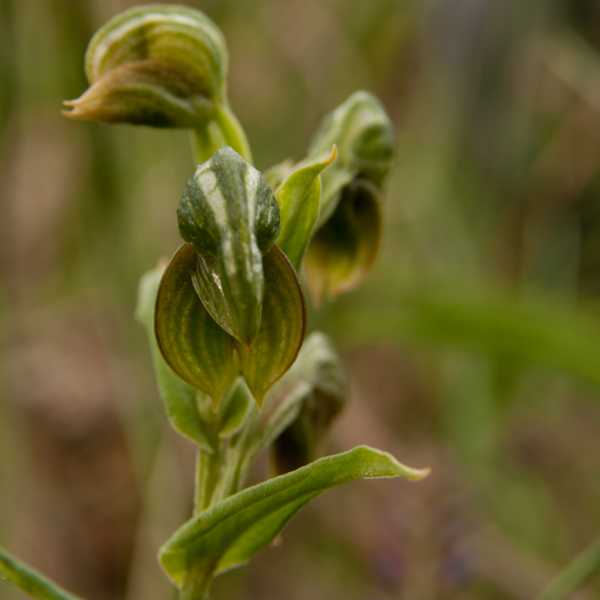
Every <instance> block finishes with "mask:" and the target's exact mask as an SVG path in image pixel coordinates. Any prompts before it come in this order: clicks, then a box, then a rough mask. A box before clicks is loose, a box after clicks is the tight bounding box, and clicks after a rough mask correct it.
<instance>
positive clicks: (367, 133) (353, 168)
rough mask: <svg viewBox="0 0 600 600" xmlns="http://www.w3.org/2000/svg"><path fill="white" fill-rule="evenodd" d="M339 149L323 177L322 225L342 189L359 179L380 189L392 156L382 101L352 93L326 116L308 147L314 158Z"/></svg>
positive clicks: (391, 130)
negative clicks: (334, 160) (333, 149)
mask: <svg viewBox="0 0 600 600" xmlns="http://www.w3.org/2000/svg"><path fill="white" fill-rule="evenodd" d="M334 144H336V145H337V147H338V160H337V161H336V163H335V165H334V166H333V167H332V168H331V169H329V170H328V172H327V173H326V174H324V176H323V187H324V190H323V200H322V202H321V216H320V220H319V223H321V224H322V223H324V222H325V221H326V220H327V219H328V218H329V216H330V215H331V213H332V212H333V210H334V209H335V206H336V204H337V201H338V200H339V194H340V193H341V189H342V188H343V187H344V186H345V185H346V184H347V183H348V182H349V181H350V180H352V179H354V178H356V177H360V178H361V179H367V180H368V181H370V182H371V183H373V184H375V185H376V186H377V187H380V186H381V184H382V183H383V180H384V179H385V177H386V176H387V174H388V173H389V170H390V167H391V164H392V159H393V156H394V127H393V125H392V122H391V121H390V119H389V117H388V116H387V114H386V112H385V109H384V108H383V106H382V104H381V102H380V101H379V100H378V99H377V98H376V97H375V96H373V95H372V94H369V93H368V92H364V91H361V92H355V93H354V94H352V95H351V96H350V97H349V98H348V99H347V100H346V101H345V102H343V103H342V104H340V106H338V107H337V108H336V109H335V110H334V111H333V112H331V113H330V114H329V115H327V116H326V117H325V118H324V119H323V122H322V124H321V126H320V127H319V129H318V130H317V133H316V134H315V136H314V138H313V141H312V143H311V145H310V148H309V155H310V156H315V155H318V154H321V153H323V152H325V151H327V150H328V149H329V148H331V146H332V145H334Z"/></svg>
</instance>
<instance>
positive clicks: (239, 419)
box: [219, 377, 254, 439]
mask: <svg viewBox="0 0 600 600" xmlns="http://www.w3.org/2000/svg"><path fill="white" fill-rule="evenodd" d="M253 408H254V398H253V397H252V394H251V392H250V390H249V389H248V386H247V384H246V382H245V381H244V378H243V377H238V379H237V380H236V382H235V383H234V384H233V386H232V387H231V389H230V390H229V393H228V394H227V396H226V397H225V399H224V400H223V403H222V406H221V415H220V417H221V418H220V425H219V437H220V438H222V439H227V438H230V437H233V436H234V435H236V434H237V433H238V432H239V431H240V430H241V429H242V427H243V426H244V424H245V423H246V421H247V420H248V417H249V416H250V414H251V413H252V409H253Z"/></svg>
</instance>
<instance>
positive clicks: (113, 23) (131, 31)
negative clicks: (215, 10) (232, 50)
mask: <svg viewBox="0 0 600 600" xmlns="http://www.w3.org/2000/svg"><path fill="white" fill-rule="evenodd" d="M85 67H86V74H87V78H88V81H89V83H90V86H91V87H90V88H89V89H88V90H87V92H85V93H84V94H83V95H82V96H81V97H80V98H79V99H77V100H73V101H70V102H66V103H65V105H66V106H67V108H68V109H69V110H68V111H67V112H66V113H65V114H66V115H67V116H69V117H71V118H75V119H84V120H93V121H106V122H124V123H133V124H142V125H151V126H155V127H186V128H189V127H194V126H199V125H200V124H203V123H205V122H206V121H207V120H209V119H210V117H211V116H212V114H213V112H214V110H215V107H217V106H220V105H223V104H226V98H225V79H226V76H227V49H226V46H225V41H224V39H223V36H222V34H221V32H220V31H219V29H218V28H217V27H216V26H215V24H214V23H212V21H210V20H209V19H208V18H207V17H206V16H205V15H203V14H202V13H201V12H199V11H197V10H194V9H191V8H188V7H184V6H169V5H160V4H159V5H151V6H143V7H137V8H132V9H130V10H126V11H124V12H123V13H121V14H119V15H117V16H116V17H114V18H113V19H111V20H110V21H109V22H108V23H106V25H104V26H103V27H102V28H101V29H100V30H99V31H98V32H97V33H96V35H94V37H93V38H92V41H91V42H90V44H89V46H88V50H87V52H86V59H85Z"/></svg>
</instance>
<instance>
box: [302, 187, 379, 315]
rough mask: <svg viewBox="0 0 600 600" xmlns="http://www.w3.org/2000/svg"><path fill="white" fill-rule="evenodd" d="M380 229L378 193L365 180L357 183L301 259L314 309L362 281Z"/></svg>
mask: <svg viewBox="0 0 600 600" xmlns="http://www.w3.org/2000/svg"><path fill="white" fill-rule="evenodd" d="M381 229H382V218H381V200H380V198H379V193H378V191H377V189H376V188H375V187H374V186H373V185H372V184H370V183H368V182H367V181H366V180H362V179H356V180H355V181H354V182H353V183H352V184H350V185H348V186H346V188H345V189H344V192H343V194H342V198H341V200H340V202H339V204H338V207H337V208H336V210H335V212H334V213H333V215H332V216H331V218H330V219H329V220H328V221H327V222H326V223H325V225H323V226H322V227H321V228H320V229H318V230H317V233H316V234H315V235H314V237H313V239H312V242H311V244H310V246H309V248H308V252H307V253H306V257H305V259H304V272H305V275H306V281H307V284H308V288H309V290H310V293H311V296H312V298H313V301H314V302H315V303H316V304H317V305H318V304H319V303H320V302H322V300H323V299H325V298H329V297H332V296H335V295H337V294H340V293H342V292H345V291H348V290H350V289H352V288H354V287H356V286H357V285H358V284H359V283H360V282H361V281H362V280H363V278H364V277H365V276H366V275H367V273H368V272H369V270H370V268H371V265H372V264H373V262H374V260H375V258H376V257H377V253H378V251H379V244H380V241H381Z"/></svg>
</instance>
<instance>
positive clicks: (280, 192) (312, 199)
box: [275, 146, 337, 270]
mask: <svg viewBox="0 0 600 600" xmlns="http://www.w3.org/2000/svg"><path fill="white" fill-rule="evenodd" d="M336 156H337V150H336V147H335V146H333V147H332V149H331V151H330V152H329V153H328V154H326V155H322V156H320V157H318V158H315V159H314V160H308V161H305V162H303V163H300V165H298V166H297V167H296V168H295V169H294V171H293V172H292V173H291V174H290V175H288V176H287V177H286V178H285V179H284V181H283V183H282V184H281V185H280V186H279V187H278V189H277V191H276V193H275V197H276V199H277V203H278V204H279V213H280V220H281V229H280V231H279V237H278V238H277V245H278V246H279V247H280V248H281V249H282V250H283V251H284V252H285V254H286V255H287V257H288V258H289V259H290V262H291V263H292V265H294V268H295V269H296V270H299V268H300V264H301V262H302V257H303V256H304V252H305V250H306V247H307V246H308V243H309V241H310V238H311V236H312V233H313V230H314V228H315V224H316V222H317V217H318V216H319V203H320V200H321V178H320V177H319V176H320V174H321V173H322V171H323V170H324V169H326V168H327V167H328V166H329V165H330V164H331V163H332V162H333V161H334V160H335V158H336Z"/></svg>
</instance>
